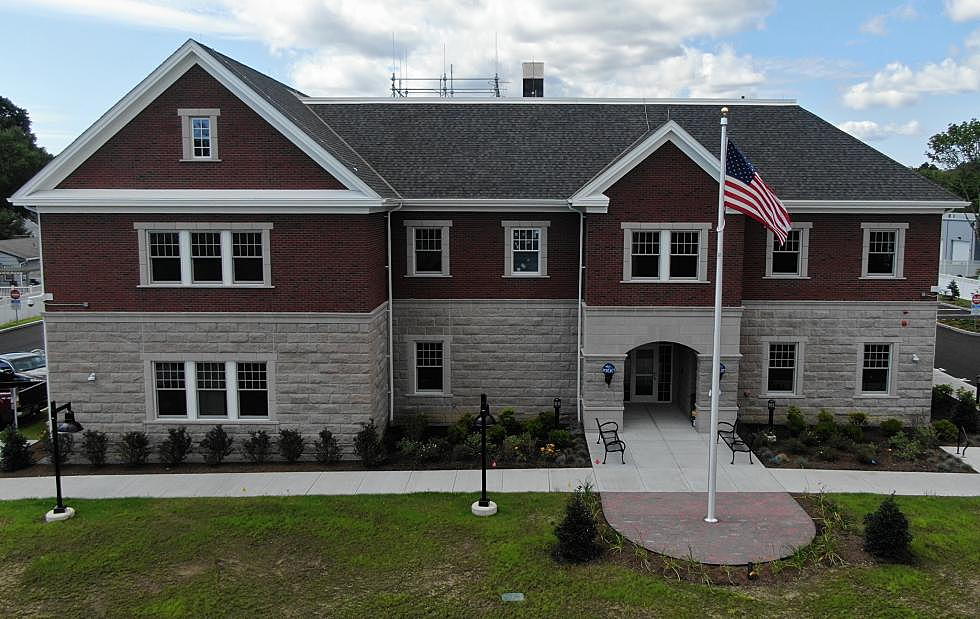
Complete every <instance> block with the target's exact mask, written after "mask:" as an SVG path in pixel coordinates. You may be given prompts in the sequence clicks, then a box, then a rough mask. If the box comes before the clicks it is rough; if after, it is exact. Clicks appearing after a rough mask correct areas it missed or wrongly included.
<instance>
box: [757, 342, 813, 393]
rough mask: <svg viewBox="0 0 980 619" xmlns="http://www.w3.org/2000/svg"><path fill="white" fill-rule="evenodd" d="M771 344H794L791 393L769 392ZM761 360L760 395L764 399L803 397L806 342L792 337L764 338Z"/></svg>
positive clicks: (761, 346)
mask: <svg viewBox="0 0 980 619" xmlns="http://www.w3.org/2000/svg"><path fill="white" fill-rule="evenodd" d="M773 344H794V345H795V346H796V358H795V360H794V366H793V390H792V391H770V390H769V348H770V346H771V345H773ZM760 351H761V359H762V364H761V366H762V385H761V393H762V397H765V398H801V397H803V369H804V363H805V355H806V340H805V339H803V338H793V337H772V338H764V339H763V341H762V342H761V345H760Z"/></svg>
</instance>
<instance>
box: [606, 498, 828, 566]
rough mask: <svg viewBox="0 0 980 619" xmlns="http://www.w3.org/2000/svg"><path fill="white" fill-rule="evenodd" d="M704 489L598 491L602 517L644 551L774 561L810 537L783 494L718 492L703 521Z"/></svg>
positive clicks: (732, 561) (803, 517) (806, 520)
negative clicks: (713, 509)
mask: <svg viewBox="0 0 980 619" xmlns="http://www.w3.org/2000/svg"><path fill="white" fill-rule="evenodd" d="M706 500H707V499H706V495H705V494H704V493H703V492H603V493H602V508H603V512H604V513H605V516H606V520H607V521H608V522H609V524H610V525H612V526H613V528H615V529H616V530H617V531H619V532H620V533H622V534H623V535H624V536H626V537H627V538H628V539H630V540H631V541H633V542H634V543H636V544H639V545H641V546H643V547H644V548H646V549H648V550H652V551H654V552H658V553H661V554H665V555H668V556H671V557H677V558H679V559H687V558H693V559H694V560H695V561H699V562H701V563H708V564H712V565H744V564H746V563H748V562H750V561H751V562H753V563H759V562H765V561H774V560H776V559H781V558H783V557H786V556H789V555H791V554H793V551H794V550H795V549H796V548H799V547H801V546H806V545H807V544H809V543H810V541H811V540H813V536H814V535H815V534H816V529H815V527H814V526H813V520H811V519H810V517H809V516H808V515H807V513H806V512H805V511H803V508H801V507H800V506H799V504H798V503H797V502H796V501H795V500H793V497H791V496H790V495H789V494H787V493H785V492H752V493H746V492H743V493H739V492H719V493H718V500H717V503H716V506H717V515H718V522H716V523H715V524H708V523H707V522H705V521H704V515H705V510H706V507H707V505H706Z"/></svg>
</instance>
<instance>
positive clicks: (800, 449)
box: [784, 438, 810, 455]
mask: <svg viewBox="0 0 980 619" xmlns="http://www.w3.org/2000/svg"><path fill="white" fill-rule="evenodd" d="M784 446H785V448H786V451H788V452H790V453H791V454H796V455H806V454H808V453H810V448H809V447H807V446H806V445H805V444H804V443H803V441H801V440H800V439H798V438H791V439H787V440H786V442H785V443H784Z"/></svg>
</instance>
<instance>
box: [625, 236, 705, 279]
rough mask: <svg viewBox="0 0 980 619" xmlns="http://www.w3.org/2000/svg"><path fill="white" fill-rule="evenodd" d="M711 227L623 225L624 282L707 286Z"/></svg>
mask: <svg viewBox="0 0 980 619" xmlns="http://www.w3.org/2000/svg"><path fill="white" fill-rule="evenodd" d="M710 226H711V224H707V223H704V224H702V223H690V224H682V223H623V224H621V227H622V229H623V234H624V237H623V282H624V283H647V282H651V283H653V282H706V281H707V280H708V269H707V260H708V245H707V241H708V230H709V228H710Z"/></svg>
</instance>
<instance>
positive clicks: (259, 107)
mask: <svg viewBox="0 0 980 619" xmlns="http://www.w3.org/2000/svg"><path fill="white" fill-rule="evenodd" d="M194 66H199V67H200V68H201V69H203V70H204V71H206V72H207V73H208V74H209V75H210V76H211V77H213V78H214V79H215V80H217V81H218V82H219V83H221V85H222V86H224V87H225V88H227V89H228V90H229V91H230V92H231V93H232V94H234V95H235V96H236V97H238V98H239V99H240V100H241V101H243V102H244V103H245V104H246V105H248V106H249V107H250V108H251V109H252V110H254V111H255V112H256V113H257V114H258V115H259V116H260V117H261V118H263V119H264V120H265V121H266V122H267V123H269V124H270V125H271V126H272V127H273V128H275V129H276V130H277V131H279V132H280V133H281V134H282V135H283V136H285V137H286V138H287V139H288V140H289V141H290V142H292V143H293V144H294V145H295V146H296V147H298V148H299V149H300V150H301V151H302V152H304V153H305V154H306V155H307V156H309V157H310V158H311V159H312V160H313V161H315V162H316V163H317V164H318V165H319V166H320V167H322V168H323V169H324V170H326V171H327V172H328V173H329V174H330V175H331V176H333V177H334V178H336V179H337V180H338V181H339V182H340V183H341V184H342V185H343V186H344V187H346V188H347V190H349V191H351V192H355V193H357V194H359V195H360V196H361V197H370V198H380V196H379V195H378V194H377V193H376V192H375V191H374V190H373V189H372V188H371V187H370V186H368V184H366V183H365V182H364V181H363V180H361V179H360V178H359V177H358V176H357V175H356V174H355V173H354V172H353V171H351V170H350V169H349V168H348V167H347V166H345V165H343V164H342V163H341V162H340V161H339V160H338V159H337V158H336V157H335V156H334V155H333V154H331V153H330V152H328V151H327V150H326V149H325V148H324V147H323V146H322V145H321V144H320V143H318V142H317V141H316V140H315V139H314V138H313V137H311V136H310V135H309V134H308V133H307V132H306V131H304V130H302V129H300V128H299V127H297V126H296V124H295V123H294V122H293V121H292V120H291V119H290V118H288V117H287V116H286V115H285V114H283V113H282V112H281V111H280V110H279V109H277V108H276V107H275V106H273V105H271V104H270V103H269V101H268V100H266V99H265V98H263V97H262V96H261V95H259V94H258V93H257V92H256V91H255V90H254V89H253V88H252V87H250V86H249V85H248V84H247V83H245V82H244V81H243V80H242V79H241V78H239V77H238V76H236V75H235V74H234V73H233V72H232V71H230V70H229V69H228V68H227V67H226V66H225V65H224V64H222V63H221V62H219V61H218V60H217V59H216V58H215V57H214V56H212V55H211V54H210V53H209V52H208V51H207V50H206V48H204V47H203V46H202V45H200V44H198V43H197V42H196V41H193V40H188V41H187V42H186V43H184V45H182V46H181V47H180V48H179V49H178V50H177V51H176V52H174V53H173V54H172V55H171V56H170V57H169V58H167V60H165V61H164V62H163V63H162V64H161V65H160V66H159V67H157V68H156V69H155V70H154V71H153V72H152V73H150V75H149V76H147V77H146V78H145V79H144V80H143V81H142V82H140V83H139V84H138V85H137V86H136V87H135V88H133V90H131V91H130V92H129V93H127V94H126V96H125V97H123V98H122V99H121V100H120V101H119V102H118V103H116V105H114V106H113V107H112V108H110V109H109V111H108V112H106V113H105V114H104V115H103V116H102V117H101V118H99V120H97V121H96V122H95V124H93V125H92V126H91V127H89V128H88V129H87V130H86V131H85V132H84V133H82V135H80V136H79V137H78V138H77V139H76V140H75V141H74V142H72V143H71V144H70V145H69V146H68V147H67V148H66V149H65V150H64V151H63V152H62V153H61V154H59V155H58V156H57V157H55V159H54V160H52V161H51V162H50V163H49V164H48V165H47V166H45V167H44V169H42V170H41V171H40V172H38V173H37V174H36V175H35V176H34V177H33V178H32V179H31V180H30V181H28V182H27V184H25V185H24V186H23V187H21V188H20V189H19V190H18V191H17V192H16V193H15V194H14V195H13V197H12V198H11V200H12V201H14V202H15V203H18V204H28V205H29V204H30V198H29V196H30V195H31V194H33V193H35V192H40V191H49V190H53V189H55V188H56V187H57V186H58V185H59V184H60V183H61V182H62V181H63V180H65V178H67V177H68V175H70V174H71V173H72V172H73V171H74V170H75V169H77V168H78V167H79V166H80V165H81V164H82V163H83V162H85V161H86V160H87V159H88V158H89V157H91V156H92V155H93V154H94V153H95V152H96V151H97V150H98V149H99V148H101V147H102V146H103V145H104V144H105V143H106V142H107V141H108V140H109V139H110V138H112V136H114V135H116V133H118V132H119V130H120V129H122V128H123V127H124V126H125V125H126V124H127V123H129V122H130V121H131V120H132V119H133V118H135V117H136V116H137V115H138V114H139V113H140V112H141V111H142V110H144V109H145V108H146V107H147V106H148V105H150V104H151V103H152V102H153V101H154V100H155V99H156V98H157V97H158V96H160V94H161V93H163V92H164V91H165V90H166V89H167V88H169V87H170V86H171V85H173V84H174V82H176V81H177V80H178V79H179V78H180V77H181V76H183V75H184V74H185V73H186V72H187V71H188V70H189V69H191V68H192V67H194Z"/></svg>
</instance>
